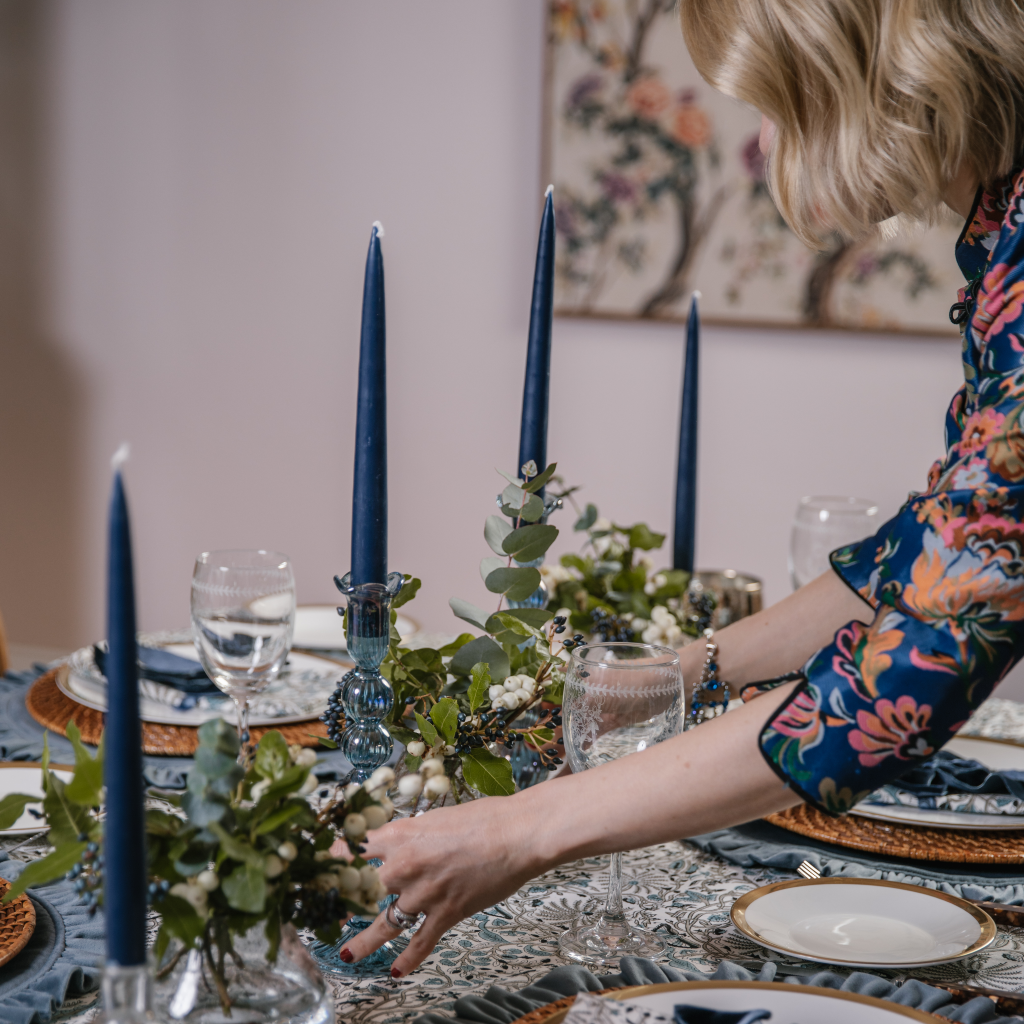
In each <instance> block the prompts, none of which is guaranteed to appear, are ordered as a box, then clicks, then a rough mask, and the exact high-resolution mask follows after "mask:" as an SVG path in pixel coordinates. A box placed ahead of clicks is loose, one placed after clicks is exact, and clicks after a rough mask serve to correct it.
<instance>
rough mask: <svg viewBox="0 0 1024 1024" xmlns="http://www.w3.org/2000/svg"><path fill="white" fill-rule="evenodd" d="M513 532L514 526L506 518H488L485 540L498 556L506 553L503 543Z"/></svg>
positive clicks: (485, 525) (485, 526) (485, 527)
mask: <svg viewBox="0 0 1024 1024" xmlns="http://www.w3.org/2000/svg"><path fill="white" fill-rule="evenodd" d="M511 532H512V524H511V523H510V522H509V521H508V520H507V519H506V518H505V517H504V516H488V517H487V522H485V523H484V540H486V541H487V543H488V544H489V545H490V547H491V550H492V551H493V552H494V553H495V554H496V555H501V554H504V553H505V549H504V548H503V547H502V546H501V542H502V541H503V540H504V539H505V538H506V537H507V536H508V535H509V534H510V533H511Z"/></svg>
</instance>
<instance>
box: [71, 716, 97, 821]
mask: <svg viewBox="0 0 1024 1024" xmlns="http://www.w3.org/2000/svg"><path fill="white" fill-rule="evenodd" d="M67 736H68V739H69V740H71V746H72V747H74V750H75V775H74V778H72V779H71V781H70V782H69V783H68V784H67V789H66V790H65V792H66V793H67V795H68V799H69V800H73V801H74V802H75V803H76V804H84V805H85V806H86V807H97V806H99V802H100V790H101V789H102V788H103V762H102V761H101V760H100V759H99V758H97V757H93V756H92V754H90V753H89V751H88V750H86V749H85V747H84V746H82V734H81V733H80V732H79V731H78V727H77V726H76V725H75V723H74V722H68V728H67Z"/></svg>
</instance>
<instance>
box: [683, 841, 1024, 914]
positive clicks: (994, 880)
mask: <svg viewBox="0 0 1024 1024" xmlns="http://www.w3.org/2000/svg"><path fill="white" fill-rule="evenodd" d="M687 842H689V843H693V844H694V845H695V846H697V847H699V848H700V849H702V850H705V851H706V852H708V853H714V854H717V855H718V856H719V857H724V858H725V859H726V860H727V861H730V862H731V863H733V864H738V865H740V866H741V867H765V868H776V869H779V870H783V871H796V869H797V868H798V867H799V866H800V863H801V861H804V860H809V861H810V862H811V863H812V864H813V865H814V866H815V867H816V868H817V869H818V870H819V871H820V872H821V873H822V875H825V876H837V877H843V878H881V879H884V880H885V881H887V882H905V883H906V884H907V885H923V886H925V887H926V888H928V889H936V890H938V891H939V892H945V893H949V894H950V895H952V896H962V897H963V898H964V899H968V900H994V901H995V902H996V903H1012V904H1014V905H1018V906H1019V905H1021V904H1024V881H1022V874H1024V872H1022V871H1021V868H1020V867H1019V866H1007V865H994V866H991V867H989V866H986V865H983V864H939V863H935V862H929V861H915V860H902V859H900V858H898V857H882V856H879V855H876V854H870V855H869V854H862V853H858V852H857V851H856V850H845V849H843V848H842V847H838V846H833V845H831V844H829V843H823V842H819V841H818V840H817V839H809V838H807V837H806V836H801V835H797V834H796V833H795V832H787V831H786V829H783V828H779V827H778V826H777V825H772V824H771V823H770V822H767V821H751V822H747V824H745V825H739V826H737V827H736V828H726V829H721V830H720V831H718V832H708V833H706V834H705V835H700V836H692V837H691V838H690V839H688V840H687Z"/></svg>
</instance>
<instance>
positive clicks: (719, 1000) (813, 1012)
mask: <svg viewBox="0 0 1024 1024" xmlns="http://www.w3.org/2000/svg"><path fill="white" fill-rule="evenodd" d="M602 994H603V995H605V996H606V997H607V998H609V999H617V1000H619V1001H621V1002H626V1003H629V1004H630V1005H631V1006H639V1007H642V1008H643V1009H644V1010H647V1011H648V1012H649V1013H651V1014H652V1015H655V1014H656V1015H658V1016H661V1017H666V1018H668V1019H669V1020H672V1018H673V1014H674V1012H675V1007H676V1006H678V1005H679V1004H680V1003H689V1004H690V1005H692V1006H701V1007H706V1008H707V1009H709V1010H731V1011H733V1012H738V1011H745V1010H769V1011H771V1014H772V1016H771V1019H772V1020H773V1021H775V1020H777V1021H779V1022H780V1024H783V1022H787V1021H807V1022H808V1024H810V1022H811V1021H828V1024H906V1022H907V1021H908V1020H915V1021H919V1022H922V1024H935V1017H934V1016H932V1015H931V1014H929V1013H924V1012H923V1011H921V1010H913V1009H911V1008H910V1007H908V1006H900V1005H899V1004H897V1003H890V1002H886V1001H885V1000H884V999H875V998H874V997H873V996H865V995H861V994H860V993H859V992H837V991H836V990H835V989H830V988H817V987H815V986H813V985H785V984H781V983H779V982H768V981H675V982H669V983H668V984H665V985H637V986H634V987H632V988H619V989H615V991H614V992H605V993H602ZM574 999H575V996H571V997H569V998H566V999H560V1000H559V1001H558V1002H557V1003H551V1004H549V1005H548V1006H542V1007H539V1008H538V1009H536V1010H534V1011H533V1012H532V1013H528V1014H526V1016H524V1017H520V1018H519V1020H517V1021H515V1022H514V1024H562V1021H563V1020H565V1016H566V1014H567V1013H568V1012H569V1008H570V1007H571V1006H572V1003H573V1001H574Z"/></svg>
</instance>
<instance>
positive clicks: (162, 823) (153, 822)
mask: <svg viewBox="0 0 1024 1024" xmlns="http://www.w3.org/2000/svg"><path fill="white" fill-rule="evenodd" d="M182 827H186V826H185V822H183V821H182V820H181V818H179V817H178V816H177V815H176V814H168V813H167V812H166V811H158V810H157V809H156V808H155V807H150V808H148V809H147V810H146V835H150V836H165V837H166V836H176V835H177V834H178V833H179V832H180V831H181V829H182Z"/></svg>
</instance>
